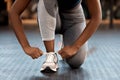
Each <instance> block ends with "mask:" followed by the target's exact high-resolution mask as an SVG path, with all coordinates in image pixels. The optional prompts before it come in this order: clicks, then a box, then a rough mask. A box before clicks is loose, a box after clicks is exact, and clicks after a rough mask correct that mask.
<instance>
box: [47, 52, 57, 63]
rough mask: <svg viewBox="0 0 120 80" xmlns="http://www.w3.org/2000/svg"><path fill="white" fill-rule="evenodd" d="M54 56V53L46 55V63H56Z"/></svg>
mask: <svg viewBox="0 0 120 80" xmlns="http://www.w3.org/2000/svg"><path fill="white" fill-rule="evenodd" d="M54 55H55V53H53V52H50V53H46V56H47V58H46V61H45V62H54Z"/></svg>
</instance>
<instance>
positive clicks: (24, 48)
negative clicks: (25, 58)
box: [22, 45, 31, 51]
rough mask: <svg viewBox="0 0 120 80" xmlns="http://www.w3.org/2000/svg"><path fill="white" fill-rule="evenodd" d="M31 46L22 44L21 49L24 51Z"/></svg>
mask: <svg viewBox="0 0 120 80" xmlns="http://www.w3.org/2000/svg"><path fill="white" fill-rule="evenodd" d="M29 47H31V46H30V45H26V46H23V47H22V48H23V50H24V51H26V49H27V48H29Z"/></svg>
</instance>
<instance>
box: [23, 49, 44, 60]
mask: <svg viewBox="0 0 120 80" xmlns="http://www.w3.org/2000/svg"><path fill="white" fill-rule="evenodd" d="M24 51H25V53H26V54H27V55H29V56H31V57H32V58H33V59H37V58H38V57H40V56H42V54H43V52H42V51H41V50H40V49H39V48H36V47H25V48H24Z"/></svg>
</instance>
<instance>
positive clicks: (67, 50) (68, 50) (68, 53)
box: [58, 46, 78, 58]
mask: <svg viewBox="0 0 120 80" xmlns="http://www.w3.org/2000/svg"><path fill="white" fill-rule="evenodd" d="M77 51H78V48H76V47H75V46H65V47H63V48H62V49H61V50H60V51H59V52H58V53H59V54H60V55H61V56H62V58H69V57H72V56H73V55H75V54H76V53H77Z"/></svg>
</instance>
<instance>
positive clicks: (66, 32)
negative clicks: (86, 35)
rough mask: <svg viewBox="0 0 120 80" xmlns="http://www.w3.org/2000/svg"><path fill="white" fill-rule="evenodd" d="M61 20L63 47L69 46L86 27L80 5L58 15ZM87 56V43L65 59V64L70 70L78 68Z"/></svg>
mask: <svg viewBox="0 0 120 80" xmlns="http://www.w3.org/2000/svg"><path fill="white" fill-rule="evenodd" d="M60 15H61V20H62V30H61V31H62V33H63V40H64V45H65V46H66V45H71V44H72V43H74V42H75V40H76V39H77V38H78V37H79V35H80V34H81V33H82V31H83V30H84V28H85V27H86V22H85V18H84V14H83V10H82V7H81V5H80V6H78V7H76V8H74V9H72V10H71V11H66V12H62V11H61V13H60ZM86 54H87V42H86V43H85V44H84V45H83V46H82V47H81V48H80V49H79V51H78V52H77V53H76V55H74V56H72V57H71V58H69V59H66V62H67V63H68V64H69V65H70V66H71V67H72V68H78V67H80V66H81V64H82V63H83V62H84V60H85V57H86Z"/></svg>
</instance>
